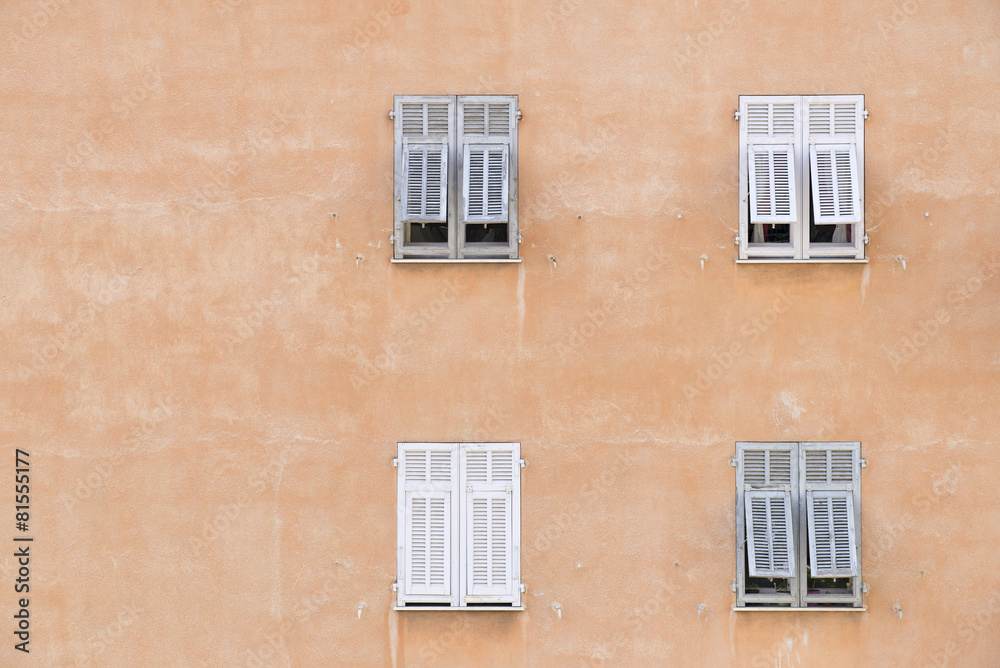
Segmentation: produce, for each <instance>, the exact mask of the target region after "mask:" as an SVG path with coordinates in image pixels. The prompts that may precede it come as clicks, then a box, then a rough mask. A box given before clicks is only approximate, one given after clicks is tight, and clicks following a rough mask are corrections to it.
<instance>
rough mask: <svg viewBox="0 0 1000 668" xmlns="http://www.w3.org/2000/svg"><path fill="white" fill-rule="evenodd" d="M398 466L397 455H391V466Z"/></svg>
mask: <svg viewBox="0 0 1000 668" xmlns="http://www.w3.org/2000/svg"><path fill="white" fill-rule="evenodd" d="M398 466H399V457H393V458H392V468H396V467H398Z"/></svg>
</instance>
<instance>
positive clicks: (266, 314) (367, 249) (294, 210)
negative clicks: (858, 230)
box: [0, 0, 1000, 667]
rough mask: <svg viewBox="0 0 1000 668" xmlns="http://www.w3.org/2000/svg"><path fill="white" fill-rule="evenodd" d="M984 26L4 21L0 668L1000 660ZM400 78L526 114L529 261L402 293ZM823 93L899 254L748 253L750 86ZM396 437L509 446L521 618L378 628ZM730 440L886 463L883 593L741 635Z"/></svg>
mask: <svg viewBox="0 0 1000 668" xmlns="http://www.w3.org/2000/svg"><path fill="white" fill-rule="evenodd" d="M366 31H367V34H366ZM998 35H1000V8H998V6H997V4H996V2H995V1H994V0H969V1H966V2H931V1H930V0H907V1H906V2H898V3H893V2H862V1H861V0H847V1H838V2H834V1H833V0H818V1H816V2H809V3H805V2H802V3H799V2H791V1H783V2H782V1H777V0H773V1H772V0H759V1H758V0H714V1H713V0H698V1H695V0H692V1H691V2H680V1H679V0H672V1H668V2H610V1H608V0H562V1H561V2H555V1H549V0H539V1H537V2H524V1H521V2H514V1H511V2H470V1H469V0H462V1H460V0H452V1H439V2H430V1H429V0H388V2H386V3H381V2H350V3H348V2H305V3H283V2H269V1H265V0H215V1H214V2H190V1H181V0H176V1H170V2H167V1H161V2H155V3H126V2H110V1H100V2H86V3H84V2H77V1H76V0H6V1H5V2H4V1H0V99H2V102H0V127H2V128H3V131H2V132H0V183H2V184H3V185H2V187H0V292H2V295H0V296H2V300H0V318H2V320H3V326H2V329H0V351H2V353H3V359H4V365H3V371H2V373H0V383H2V385H0V410H2V414H0V415H2V419H0V433H2V442H3V450H4V453H5V460H4V461H7V460H9V467H10V468H9V469H6V470H0V479H2V480H7V481H8V484H10V486H11V487H13V482H12V476H13V467H14V463H13V449H14V448H15V447H21V448H25V449H27V450H29V451H30V452H31V453H32V461H33V465H32V466H33V472H32V476H33V489H32V493H33V496H32V525H33V526H32V530H33V532H34V533H35V535H36V536H37V537H36V542H35V543H34V544H33V547H32V550H33V551H34V552H33V562H32V568H33V570H32V578H33V579H32V592H31V611H32V637H31V654H30V655H29V656H25V655H22V654H21V653H20V652H16V651H14V650H13V648H12V645H13V642H14V641H13V636H12V635H11V631H12V630H13V626H14V624H13V621H12V618H11V615H12V614H13V611H14V600H15V594H14V593H13V591H12V586H13V578H14V577H15V576H14V572H15V569H16V565H15V562H14V559H13V557H12V553H13V549H3V550H0V553H2V554H5V555H7V556H4V557H0V591H3V592H6V593H5V594H3V596H0V611H2V613H3V614H2V615H0V619H6V620H7V622H0V637H4V638H7V644H5V645H3V646H2V647H0V664H2V665H10V666H21V665H25V666H26V665H34V666H43V665H44V666H84V665H92V666H137V665H142V666H213V667H214V666H256V665H267V666H340V665H345V666H346V665H351V666H355V665H357V666H383V665H393V666H401V667H402V666H423V667H430V666H507V665H536V666H574V667H576V666H581V665H595V666H596V665H607V666H612V665H629V666H698V665H702V666H730V665H732V666H753V667H757V666H833V665H836V666H873V665H886V666H894V665H898V666H925V665H931V666H944V665H949V666H959V665H961V666H991V665H997V663H998V662H1000V643H998V640H997V635H996V633H995V630H996V628H997V624H998V623H1000V580H998V579H997V573H998V569H997V566H998V565H1000V564H998V561H1000V560H998V557H997V555H996V546H997V544H1000V506H998V504H997V502H996V493H995V492H996V480H997V478H998V475H1000V465H998V464H997V461H996V446H997V437H996V434H997V426H998V413H997V408H996V397H997V391H998V380H997V379H998V371H1000V348H998V345H1000V344H998V337H997V326H998V323H1000V304H998V297H997V295H998V286H1000V265H996V264H992V263H994V262H996V261H997V260H1000V252H998V250H1000V249H998V243H997V235H996V225H997V220H996V213H995V211H996V208H995V202H996V199H997V196H998V190H1000V172H998V171H997V170H996V168H995V165H996V162H997V159H998V157H1000V146H998V139H1000V129H998V124H997V109H998V107H1000V92H998V91H1000V89H998V88H997V85H996V83H997V76H998V73H1000V37H998ZM404 93H414V94H436V93H449V94H469V93H516V94H518V95H519V96H520V106H521V109H522V110H523V113H524V119H523V121H522V122H521V124H520V129H519V132H520V136H519V139H520V156H519V162H520V175H519V176H520V208H519V211H520V221H521V227H522V231H523V235H524V243H523V245H522V246H521V254H522V257H523V259H524V261H523V264H520V265H494V266H484V265H473V266H455V265H450V266H437V267H436V266H426V265H425V266H401V265H395V266H390V264H389V257H390V247H389V243H388V239H389V234H390V232H391V227H392V124H391V121H389V120H388V118H387V112H388V110H389V108H390V106H391V100H392V95H393V94H404ZM822 93H863V94H865V96H866V106H867V108H868V109H869V110H870V112H871V118H870V120H869V121H868V122H867V123H866V126H865V130H866V152H865V154H866V165H865V179H866V181H865V183H866V196H867V210H868V233H869V235H870V237H871V244H870V245H869V246H868V248H867V253H868V255H869V257H870V259H871V262H870V264H867V265H811V266H791V265H782V266H753V265H741V266H737V265H736V264H735V263H734V258H735V255H736V248H735V247H734V246H733V237H734V236H735V228H736V225H737V211H738V210H737V206H738V204H737V202H738V199H739V197H740V194H739V193H738V192H737V189H738V188H737V173H736V168H737V134H738V132H737V130H738V128H737V124H736V123H735V122H734V121H733V117H732V115H733V111H734V110H735V108H736V105H737V97H738V96H739V95H740V94H822ZM925 212H926V214H929V215H925ZM331 213H336V216H335V217H334V216H331V215H330V214H331ZM550 255H551V256H553V257H554V258H556V261H555V262H552V261H550V259H549V256H550ZM702 260H704V263H702ZM904 262H905V267H904ZM782 296H784V297H782ZM782 298H784V299H786V301H787V304H788V306H787V309H785V310H784V312H783V313H780V315H779V314H777V313H776V312H770V313H769V309H771V308H772V307H773V305H774V304H775V303H776V300H779V299H782ZM781 303H784V302H781ZM931 321H937V323H938V324H937V325H936V326H935V325H934V324H933V323H932V324H927V323H931ZM734 342H740V343H742V344H743V346H744V350H745V352H743V353H742V354H739V355H735V356H733V357H732V358H727V357H726V356H725V353H726V351H728V350H730V349H731V346H732V345H733V343H734ZM716 363H717V364H718V367H716V366H713V365H714V364H716ZM723 367H724V368H723ZM710 377H711V378H710ZM407 440H433V441H452V440H454V441H462V440H498V441H504V440H511V441H520V442H521V443H522V453H523V456H524V457H525V458H526V459H527V461H528V462H529V465H528V467H527V468H526V469H525V470H524V473H523V492H522V499H521V503H522V542H523V545H524V557H523V559H522V569H521V570H522V573H523V579H524V581H525V582H526V583H527V586H528V590H527V592H526V594H525V599H526V606H527V609H526V610H525V611H524V612H522V613H441V612H436V613H430V612H424V613H420V612H406V613H396V612H393V611H392V610H391V606H392V592H391V591H390V585H391V583H392V582H393V580H394V578H395V568H396V563H395V556H396V550H395V536H396V527H395V521H396V504H395V469H393V468H392V466H391V459H392V457H393V456H394V454H395V443H396V442H397V441H407ZM737 440H765V441H766V440H803V441H805V440H859V441H861V443H862V452H863V455H864V456H865V457H866V459H867V461H868V468H867V469H866V470H865V472H864V474H863V526H862V537H863V559H864V579H865V581H866V582H867V583H868V584H869V585H870V587H871V591H870V593H869V594H868V595H867V596H866V603H867V606H868V611H867V612H864V613H786V614H782V613H733V612H731V611H730V607H731V605H732V604H733V603H734V595H733V594H732V593H731V592H730V589H729V585H730V582H731V581H732V579H733V577H734V552H735V546H734V516H733V515H734V470H733V469H732V468H731V467H730V466H729V463H728V459H729V457H731V456H732V454H733V452H734V443H735V441H737ZM7 465H8V464H4V466H7ZM12 496H13V489H8V490H7V491H3V492H2V496H0V498H4V499H5V500H4V502H3V508H5V509H6V511H5V512H7V511H9V515H10V521H11V524H13V499H12V498H11V497H12ZM557 604H558V606H560V608H559V609H560V610H561V613H562V614H561V617H560V616H559V615H558V614H557V611H556V608H554V607H553V606H555V605H557ZM894 607H895V608H898V610H894ZM359 613H360V614H359ZM5 625H6V626H5Z"/></svg>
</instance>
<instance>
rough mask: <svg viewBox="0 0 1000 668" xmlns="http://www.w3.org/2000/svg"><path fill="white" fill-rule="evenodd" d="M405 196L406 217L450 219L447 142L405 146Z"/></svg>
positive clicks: (432, 220)
mask: <svg viewBox="0 0 1000 668" xmlns="http://www.w3.org/2000/svg"><path fill="white" fill-rule="evenodd" d="M402 197H403V206H402V208H403V220H404V221H407V222H427V223H430V222H441V223H443V222H445V221H446V220H447V215H448V213H447V211H448V203H447V202H448V146H447V144H407V145H406V146H405V147H404V148H403V193H402Z"/></svg>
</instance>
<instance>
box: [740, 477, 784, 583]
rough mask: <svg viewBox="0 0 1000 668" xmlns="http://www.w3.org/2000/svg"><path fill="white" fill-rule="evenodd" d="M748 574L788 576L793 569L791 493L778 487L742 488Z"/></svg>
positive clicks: (755, 575)
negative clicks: (769, 488)
mask: <svg viewBox="0 0 1000 668" xmlns="http://www.w3.org/2000/svg"><path fill="white" fill-rule="evenodd" d="M744 508H745V512H746V527H747V545H748V548H749V550H750V555H749V556H750V559H749V562H750V576H751V577H781V578H790V577H792V576H793V574H794V573H795V543H794V541H793V540H792V497H791V493H790V492H786V491H778V490H748V491H746V492H744Z"/></svg>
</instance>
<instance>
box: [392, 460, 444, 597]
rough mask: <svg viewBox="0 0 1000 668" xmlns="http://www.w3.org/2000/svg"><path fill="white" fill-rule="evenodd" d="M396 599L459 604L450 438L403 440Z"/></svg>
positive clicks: (400, 463) (399, 466)
mask: <svg viewBox="0 0 1000 668" xmlns="http://www.w3.org/2000/svg"><path fill="white" fill-rule="evenodd" d="M398 447H399V457H398V464H397V465H398V474H397V475H398V491H397V498H398V510H397V514H398V521H397V526H398V529H397V531H398V543H399V554H398V556H397V559H398V563H399V567H398V573H397V580H398V581H397V584H398V585H399V587H398V601H399V604H400V605H403V604H405V603H408V602H425V603H426V602H437V603H442V604H445V605H455V604H457V601H458V596H457V591H456V588H455V585H456V582H457V563H456V562H457V559H456V556H457V550H456V543H457V540H456V539H457V537H456V536H455V535H454V533H455V529H456V526H457V517H458V513H457V512H456V510H457V509H456V507H455V503H456V500H457V490H458V480H459V469H458V456H457V449H456V447H455V445H454V444H451V443H400V444H399V446H398Z"/></svg>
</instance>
